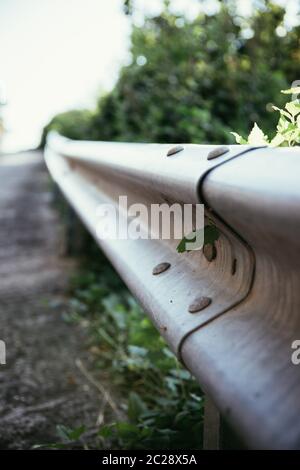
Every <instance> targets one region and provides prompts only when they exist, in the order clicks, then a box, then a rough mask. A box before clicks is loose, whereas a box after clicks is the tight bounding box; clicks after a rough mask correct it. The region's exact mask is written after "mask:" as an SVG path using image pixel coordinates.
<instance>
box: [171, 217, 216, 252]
mask: <svg viewBox="0 0 300 470" xmlns="http://www.w3.org/2000/svg"><path fill="white" fill-rule="evenodd" d="M201 230H203V229H201ZM198 232H199V230H197V231H196V232H191V233H190V234H189V235H188V236H187V237H183V239H182V240H181V241H180V242H179V244H178V245H177V248H176V249H177V251H178V253H184V252H186V251H192V250H188V249H187V247H186V245H187V243H194V242H195V240H196V235H197V233H198ZM193 234H194V238H192V235H193ZM219 236H220V232H219V230H218V229H217V227H216V226H215V225H213V224H208V225H205V227H204V242H203V245H210V244H211V245H213V243H214V242H215V241H216V240H218V238H219Z"/></svg>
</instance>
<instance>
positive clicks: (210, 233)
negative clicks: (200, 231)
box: [204, 224, 220, 245]
mask: <svg viewBox="0 0 300 470" xmlns="http://www.w3.org/2000/svg"><path fill="white" fill-rule="evenodd" d="M219 237H220V232H219V230H218V229H217V227H216V226H215V225H212V224H209V225H205V227H204V245H213V244H214V242H216V241H217V240H218V238H219Z"/></svg>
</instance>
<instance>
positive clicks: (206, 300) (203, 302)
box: [189, 296, 211, 313]
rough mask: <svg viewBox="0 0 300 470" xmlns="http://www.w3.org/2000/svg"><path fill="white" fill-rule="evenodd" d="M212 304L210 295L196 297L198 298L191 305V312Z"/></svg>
mask: <svg viewBox="0 0 300 470" xmlns="http://www.w3.org/2000/svg"><path fill="white" fill-rule="evenodd" d="M210 304H211V298H210V297H202V296H201V297H196V299H195V300H194V301H193V302H192V303H191V305H190V306H189V312H190V313H196V312H200V310H203V309H204V308H206V307H208V306H209V305H210Z"/></svg>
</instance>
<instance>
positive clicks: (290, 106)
mask: <svg viewBox="0 0 300 470" xmlns="http://www.w3.org/2000/svg"><path fill="white" fill-rule="evenodd" d="M285 108H286V109H287V110H288V112H289V113H290V114H291V115H292V116H293V117H295V116H297V114H299V113H300V105H299V104H297V103H295V101H290V102H289V103H287V104H286V105H285Z"/></svg>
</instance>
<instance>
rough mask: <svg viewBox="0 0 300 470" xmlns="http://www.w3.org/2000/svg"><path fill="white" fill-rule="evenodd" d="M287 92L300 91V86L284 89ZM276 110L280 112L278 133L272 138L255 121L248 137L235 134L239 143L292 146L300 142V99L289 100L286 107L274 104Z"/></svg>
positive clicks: (295, 92) (294, 92)
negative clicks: (282, 107) (278, 106)
mask: <svg viewBox="0 0 300 470" xmlns="http://www.w3.org/2000/svg"><path fill="white" fill-rule="evenodd" d="M282 93H285V94H297V93H300V87H295V88H291V89H289V90H282ZM273 109H274V110H275V111H278V112H279V113H280V117H279V121H278V124H277V126H276V134H275V136H274V137H273V139H270V138H269V137H268V136H267V135H265V134H264V133H263V131H262V130H261V129H260V128H259V127H258V125H257V124H256V123H255V124H254V126H253V129H252V130H251V132H250V134H249V136H248V138H247V139H244V137H242V136H240V135H239V134H237V133H236V132H231V134H233V135H234V137H235V139H236V141H237V143H238V144H249V145H270V146H271V147H279V146H282V147H292V146H294V145H297V144H300V103H299V101H298V100H293V101H289V102H288V103H286V105H285V109H281V108H277V106H273Z"/></svg>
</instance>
